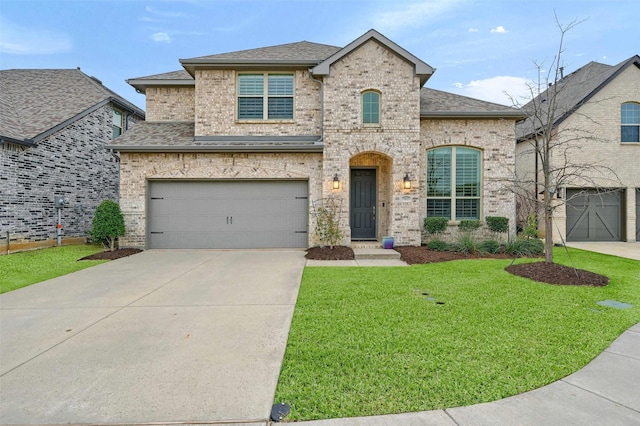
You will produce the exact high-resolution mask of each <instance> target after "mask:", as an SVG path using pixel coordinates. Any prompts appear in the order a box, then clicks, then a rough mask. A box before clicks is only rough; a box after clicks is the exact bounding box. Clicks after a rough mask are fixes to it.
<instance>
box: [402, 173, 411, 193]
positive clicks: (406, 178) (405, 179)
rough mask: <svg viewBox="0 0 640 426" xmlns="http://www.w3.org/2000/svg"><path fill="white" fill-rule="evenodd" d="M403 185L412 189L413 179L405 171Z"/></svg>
mask: <svg viewBox="0 0 640 426" xmlns="http://www.w3.org/2000/svg"><path fill="white" fill-rule="evenodd" d="M402 187H403V188H404V189H411V179H409V173H405V175H404V177H403V178H402Z"/></svg>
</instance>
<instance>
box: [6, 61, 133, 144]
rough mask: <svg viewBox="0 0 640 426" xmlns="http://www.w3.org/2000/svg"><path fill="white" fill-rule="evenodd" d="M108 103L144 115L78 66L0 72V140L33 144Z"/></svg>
mask: <svg viewBox="0 0 640 426" xmlns="http://www.w3.org/2000/svg"><path fill="white" fill-rule="evenodd" d="M109 102H114V103H116V104H118V106H119V107H121V108H123V109H125V110H127V111H130V112H133V113H135V114H137V115H139V116H140V117H143V118H144V111H142V110H141V109H140V108H138V107H136V106H135V105H133V104H132V103H130V102H129V101H127V100H126V99H124V98H122V97H121V96H119V95H117V94H116V93H115V92H113V91H111V90H109V89H108V88H107V87H105V86H103V85H102V83H101V82H99V81H98V80H97V79H94V78H92V77H89V76H88V75H86V74H85V73H83V72H82V71H80V70H79V69H13V70H3V71H0V140H1V141H2V142H13V143H21V144H25V145H34V144H36V143H37V142H38V141H39V140H41V139H43V138H45V137H47V136H48V135H50V134H51V133H53V132H54V131H56V130H57V129H59V128H60V127H63V126H65V125H67V124H69V123H70V122H73V121H75V120H77V119H79V118H80V117H82V116H84V115H86V114H88V113H90V112H92V111H94V110H96V109H98V108H99V107H101V106H103V105H105V104H107V103H109Z"/></svg>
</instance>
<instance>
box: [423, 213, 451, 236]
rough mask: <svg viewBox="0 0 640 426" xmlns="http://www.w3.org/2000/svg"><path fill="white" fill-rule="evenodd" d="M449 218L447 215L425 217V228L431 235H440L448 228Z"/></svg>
mask: <svg viewBox="0 0 640 426" xmlns="http://www.w3.org/2000/svg"><path fill="white" fill-rule="evenodd" d="M448 223H449V219H447V218H446V217H425V218H424V230H425V231H426V232H427V234H430V235H439V234H442V233H443V232H444V231H446V230H447V224H448Z"/></svg>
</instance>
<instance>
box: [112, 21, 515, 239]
mask: <svg viewBox="0 0 640 426" xmlns="http://www.w3.org/2000/svg"><path fill="white" fill-rule="evenodd" d="M180 62H181V64H182V66H183V67H184V70H180V71H173V72H169V73H166V74H160V75H152V76H148V77H140V78H134V79H130V80H128V83H129V84H131V85H132V86H134V87H135V88H136V89H137V90H138V91H139V92H143V93H146V97H147V121H146V122H144V123H141V124H140V125H139V126H137V127H136V128H135V129H133V130H132V131H131V132H129V133H127V134H125V135H124V136H123V137H121V138H119V139H117V140H115V141H114V142H113V143H112V144H111V145H110V147H111V148H112V149H113V150H114V151H116V152H119V154H120V157H121V163H120V167H121V189H120V204H121V208H122V210H123V213H124V215H125V221H126V227H127V234H126V235H125V236H124V237H123V238H122V239H121V243H122V244H124V245H127V246H135V247H142V248H268V247H302V248H306V247H309V246H313V245H317V244H318V239H317V238H316V236H315V234H314V230H315V224H316V222H315V216H314V206H318V203H319V202H320V200H321V199H326V198H334V199H338V200H341V201H342V214H341V217H340V226H341V230H342V231H343V234H344V238H343V240H342V241H341V244H344V245H352V243H353V242H359V241H365V242H369V243H370V244H372V243H371V242H373V241H381V240H382V238H383V237H384V236H392V237H394V239H395V244H396V245H419V244H420V243H421V241H422V228H423V220H424V218H425V217H426V216H445V217H447V218H449V219H450V220H451V222H450V224H451V228H452V229H454V228H455V225H456V224H457V223H458V221H459V220H460V219H465V218H471V219H484V218H485V217H486V216H506V217H508V218H509V219H510V220H511V225H512V230H513V229H515V223H514V222H515V198H514V196H513V195H511V194H510V193H509V192H508V191H507V190H505V182H506V181H507V180H509V179H510V178H511V176H512V175H513V173H514V167H515V149H514V143H513V141H514V139H515V121H516V120H517V119H520V118H522V115H521V113H520V112H519V111H518V110H515V109H513V108H509V107H505V106H502V105H497V104H492V103H488V102H483V101H479V100H475V99H470V98H466V97H462V96H457V95H454V94H450V93H445V92H440V91H437V90H431V89H427V88H423V85H424V84H425V83H426V82H427V80H428V79H429V78H430V77H431V75H432V74H433V72H434V69H433V68H432V67H431V66H429V65H427V64H426V63H425V62H423V61H422V60H420V59H419V58H417V57H415V56H413V55H412V54H411V53H409V52H407V51H406V50H405V49H403V48H402V47H400V46H398V45H397V44H395V43H394V42H393V41H391V40H389V39H387V38H386V37H385V36H383V35H382V34H380V33H378V32H376V31H374V30H371V31H369V32H367V33H366V34H364V35H363V36H361V37H359V38H358V39H356V40H354V41H353V42H351V43H349V44H348V45H347V46H345V47H343V48H340V47H334V46H327V45H323V44H316V43H310V42H306V41H303V42H298V43H291V44H284V45H279V46H272V47H264V48H259V49H252V50H244V51H238V52H231V53H223V54H218V55H211V56H203V57H198V58H193V59H182V60H181V61H180ZM427 176H430V178H427Z"/></svg>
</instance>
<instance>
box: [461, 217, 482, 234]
mask: <svg viewBox="0 0 640 426" xmlns="http://www.w3.org/2000/svg"><path fill="white" fill-rule="evenodd" d="M481 226H482V222H481V221H479V220H468V219H467V220H461V221H460V225H458V229H459V230H460V231H462V232H468V233H471V232H473V231H475V230H477V229H479V228H480V227H481Z"/></svg>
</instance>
